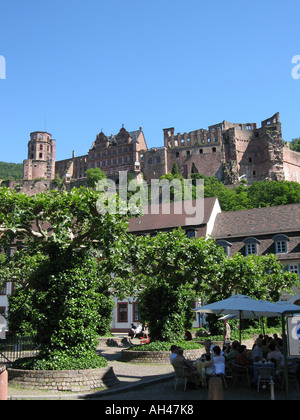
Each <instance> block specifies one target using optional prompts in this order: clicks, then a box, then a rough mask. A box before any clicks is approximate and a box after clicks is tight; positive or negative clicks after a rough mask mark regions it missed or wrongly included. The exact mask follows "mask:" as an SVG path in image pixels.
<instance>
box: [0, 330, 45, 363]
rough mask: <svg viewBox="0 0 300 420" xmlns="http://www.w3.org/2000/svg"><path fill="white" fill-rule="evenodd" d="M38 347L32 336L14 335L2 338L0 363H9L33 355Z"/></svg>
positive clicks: (0, 341)
mask: <svg viewBox="0 0 300 420" xmlns="http://www.w3.org/2000/svg"><path fill="white" fill-rule="evenodd" d="M37 353H38V347H37V345H36V344H35V343H34V340H33V338H32V337H14V338H7V339H6V340H0V363H5V364H9V363H12V362H14V361H15V360H17V359H20V358H22V357H33V356H35V355H36V354H37Z"/></svg>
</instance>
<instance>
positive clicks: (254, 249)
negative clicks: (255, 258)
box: [243, 238, 261, 255]
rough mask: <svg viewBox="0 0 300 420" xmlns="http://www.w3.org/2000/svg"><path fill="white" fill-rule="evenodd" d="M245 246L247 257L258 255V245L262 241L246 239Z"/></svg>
mask: <svg viewBox="0 0 300 420" xmlns="http://www.w3.org/2000/svg"><path fill="white" fill-rule="evenodd" d="M243 242H244V244H245V251H246V255H257V254H258V245H260V243H261V242H260V241H259V240H258V239H256V238H246V239H244V240H243Z"/></svg>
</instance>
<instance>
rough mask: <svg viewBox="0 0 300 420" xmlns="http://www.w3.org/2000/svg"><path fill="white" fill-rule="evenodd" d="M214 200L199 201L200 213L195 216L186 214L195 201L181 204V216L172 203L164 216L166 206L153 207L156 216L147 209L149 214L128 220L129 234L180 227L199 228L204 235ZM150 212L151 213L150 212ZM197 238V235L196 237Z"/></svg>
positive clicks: (151, 209)
mask: <svg viewBox="0 0 300 420" xmlns="http://www.w3.org/2000/svg"><path fill="white" fill-rule="evenodd" d="M216 200H217V199H216V198H215V197H211V198H204V199H202V200H200V202H201V204H200V205H201V207H202V211H199V212H197V214H196V216H195V214H188V213H187V212H186V210H187V209H188V207H187V206H192V207H193V208H195V206H196V200H193V201H191V200H190V201H185V202H182V203H183V205H182V211H181V214H175V211H174V203H170V212H169V213H170V214H164V213H166V212H167V210H168V207H167V206H168V205H167V204H160V205H157V206H155V210H156V212H157V213H158V214H154V212H153V208H152V207H150V206H149V207H148V209H149V211H148V213H149V214H144V215H143V216H140V217H137V218H132V219H130V220H129V232H149V231H156V230H158V231H159V230H165V229H175V228H178V227H179V226H180V227H189V226H190V227H192V226H193V227H194V226H197V227H199V228H200V227H201V226H202V228H204V230H203V229H201V231H202V232H201V235H202V234H203V235H205V233H206V224H207V223H208V221H209V219H210V216H211V213H212V210H213V207H214V205H215V203H216ZM151 211H152V212H151ZM198 236H199V235H198Z"/></svg>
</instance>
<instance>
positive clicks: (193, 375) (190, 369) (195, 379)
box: [172, 347, 200, 386]
mask: <svg viewBox="0 0 300 420" xmlns="http://www.w3.org/2000/svg"><path fill="white" fill-rule="evenodd" d="M172 365H173V367H174V369H175V368H185V369H184V375H185V376H186V377H187V378H188V383H189V384H193V386H194V385H198V384H199V380H200V373H199V372H198V371H197V369H196V368H195V367H194V366H193V364H192V362H190V361H189V360H187V359H186V358H185V357H184V356H183V349H182V348H181V347H178V348H177V356H176V357H175V358H174V359H173V361H172Z"/></svg>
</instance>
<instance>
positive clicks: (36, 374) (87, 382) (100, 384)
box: [7, 367, 119, 392]
mask: <svg viewBox="0 0 300 420" xmlns="http://www.w3.org/2000/svg"><path fill="white" fill-rule="evenodd" d="M7 371H8V383H9V385H15V386H19V387H22V388H25V389H31V390H49V391H50V390H51V391H53V390H55V391H72V392H80V391H89V390H92V389H96V388H107V387H112V386H114V385H117V384H118V383H119V380H118V378H117V377H116V375H115V373H114V370H113V368H112V367H106V368H98V369H84V370H57V371H55V370H22V369H7Z"/></svg>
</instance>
